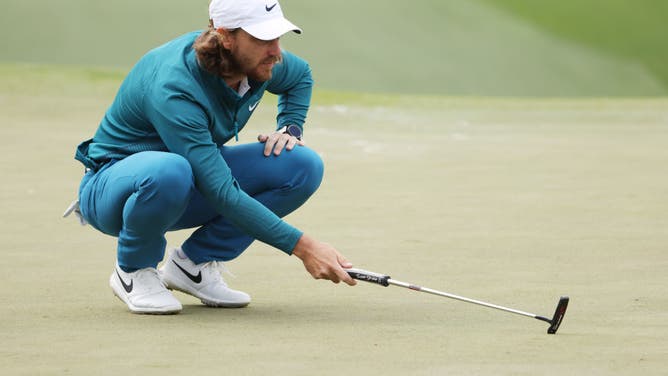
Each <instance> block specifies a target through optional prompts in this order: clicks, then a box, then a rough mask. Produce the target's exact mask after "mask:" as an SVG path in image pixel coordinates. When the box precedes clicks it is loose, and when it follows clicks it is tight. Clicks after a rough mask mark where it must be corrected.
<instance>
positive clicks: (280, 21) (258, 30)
mask: <svg viewBox="0 0 668 376" xmlns="http://www.w3.org/2000/svg"><path fill="white" fill-rule="evenodd" d="M209 18H210V19H211V21H212V22H213V27H214V28H216V29H218V28H221V27H222V28H225V29H237V28H242V29H244V31H246V32H247V33H248V34H250V35H252V36H254V37H255V38H257V39H261V40H273V39H276V38H278V37H280V36H281V35H283V34H285V33H287V32H288V31H294V32H295V33H297V34H301V32H302V29H300V28H298V27H297V26H295V25H294V24H293V23H292V22H290V21H288V20H287V19H286V18H285V17H284V16H283V11H281V5H280V4H279V3H278V1H277V0H212V1H211V3H210V4H209Z"/></svg>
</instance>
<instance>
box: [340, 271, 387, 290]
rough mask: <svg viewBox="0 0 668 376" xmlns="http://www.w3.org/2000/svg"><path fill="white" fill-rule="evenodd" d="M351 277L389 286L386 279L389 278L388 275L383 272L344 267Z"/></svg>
mask: <svg viewBox="0 0 668 376" xmlns="http://www.w3.org/2000/svg"><path fill="white" fill-rule="evenodd" d="M344 270H345V271H346V272H347V273H348V274H349V275H350V276H351V277H353V278H354V279H358V280H360V281H365V282H370V283H376V284H379V285H381V286H389V285H390V283H389V282H388V280H389V279H390V276H389V275H385V274H379V273H374V272H370V271H368V270H362V269H355V268H351V269H344Z"/></svg>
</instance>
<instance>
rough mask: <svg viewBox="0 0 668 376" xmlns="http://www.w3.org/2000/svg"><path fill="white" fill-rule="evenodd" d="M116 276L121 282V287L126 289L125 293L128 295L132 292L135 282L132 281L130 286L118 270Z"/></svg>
mask: <svg viewBox="0 0 668 376" xmlns="http://www.w3.org/2000/svg"><path fill="white" fill-rule="evenodd" d="M116 275H117V276H118V279H119V280H121V285H123V288H124V289H125V292H127V293H128V294H129V293H131V292H132V285H134V281H133V280H130V284H129V285H128V284H126V283H125V281H124V280H123V278H121V274H120V273H119V272H118V270H116Z"/></svg>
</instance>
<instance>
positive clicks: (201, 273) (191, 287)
mask: <svg viewBox="0 0 668 376" xmlns="http://www.w3.org/2000/svg"><path fill="white" fill-rule="evenodd" d="M222 266H223V265H222V263H221V262H218V261H210V262H205V263H202V264H195V263H193V262H192V261H191V260H190V259H189V258H188V256H186V254H185V253H184V252H183V251H182V250H181V249H180V248H175V249H172V250H170V252H169V255H168V257H167V260H165V262H164V263H163V264H162V266H161V267H160V276H161V277H162V280H163V282H164V283H165V284H166V285H167V288H168V289H173V290H178V291H181V292H184V293H186V294H189V295H192V296H194V297H196V298H199V299H200V300H201V301H202V303H204V304H206V305H208V306H211V307H227V308H240V307H245V306H247V305H248V304H249V303H250V301H251V298H250V296H249V295H248V294H246V293H245V292H241V291H237V290H232V289H231V288H229V287H227V283H225V281H224V280H223V276H222V275H221V269H222Z"/></svg>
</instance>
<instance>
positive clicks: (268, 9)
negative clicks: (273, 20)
mask: <svg viewBox="0 0 668 376" xmlns="http://www.w3.org/2000/svg"><path fill="white" fill-rule="evenodd" d="M277 4H278V3H275V4H274V5H272V6H269V5H265V6H264V9H266V10H267V12H271V10H272V9H274V7H275V6H276V5H277Z"/></svg>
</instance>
